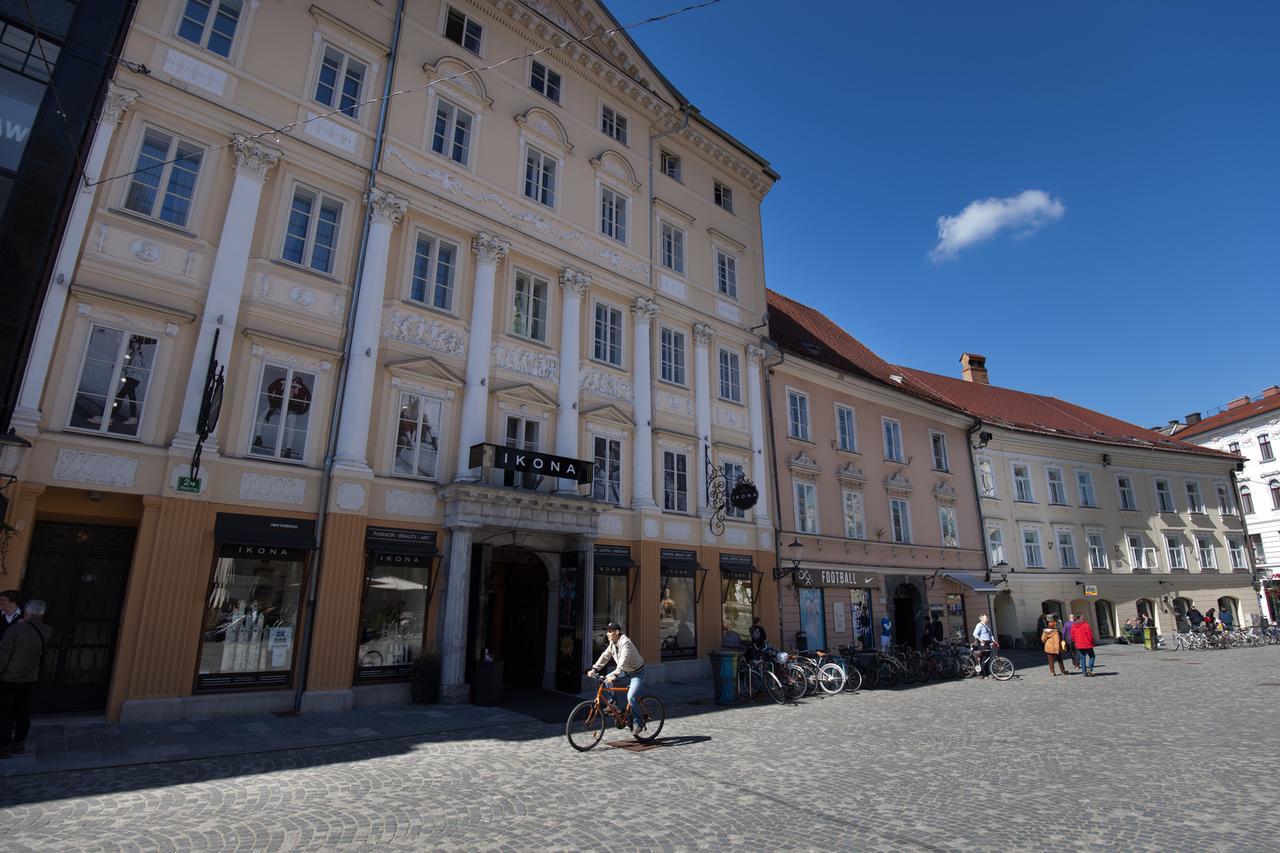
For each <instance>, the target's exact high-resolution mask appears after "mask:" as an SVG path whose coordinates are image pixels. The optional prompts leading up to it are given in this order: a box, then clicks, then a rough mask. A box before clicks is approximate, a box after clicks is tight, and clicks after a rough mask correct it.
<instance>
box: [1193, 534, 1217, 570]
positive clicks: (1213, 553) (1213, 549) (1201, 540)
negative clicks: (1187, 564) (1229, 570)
mask: <svg viewBox="0 0 1280 853" xmlns="http://www.w3.org/2000/svg"><path fill="white" fill-rule="evenodd" d="M1206 543H1208V546H1209V547H1207V548H1206V547H1205V544H1206ZM1217 548H1218V543H1217V542H1215V541H1214V539H1213V537H1212V536H1210V535H1209V534H1207V533H1197V534H1196V562H1198V563H1199V564H1200V571H1202V572H1203V571H1217V569H1218V554H1217Z"/></svg>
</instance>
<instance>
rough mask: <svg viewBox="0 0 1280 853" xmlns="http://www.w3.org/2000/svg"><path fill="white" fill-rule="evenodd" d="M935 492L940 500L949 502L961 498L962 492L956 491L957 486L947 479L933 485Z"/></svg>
mask: <svg viewBox="0 0 1280 853" xmlns="http://www.w3.org/2000/svg"><path fill="white" fill-rule="evenodd" d="M933 493H934V495H936V496H937V498H938V500H940V501H946V502H947V503H955V502H956V501H957V500H958V499H959V498H960V493H959V492H957V491H956V487H955V486H953V485H951V484H950V483H948V482H947V481H946V480H940V481H939V482H938V485H936V486H934V487H933Z"/></svg>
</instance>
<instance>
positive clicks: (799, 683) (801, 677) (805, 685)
mask: <svg viewBox="0 0 1280 853" xmlns="http://www.w3.org/2000/svg"><path fill="white" fill-rule="evenodd" d="M780 680H781V681H782V686H783V687H785V688H786V689H787V698H788V699H790V700H792V701H793V702H794V701H795V700H797V699H803V698H804V694H806V693H808V692H809V681H808V679H807V678H805V674H804V670H803V669H801V668H800V667H799V666H797V665H796V664H794V663H790V664H787V668H786V671H785V676H784V677H783V678H781V679H780Z"/></svg>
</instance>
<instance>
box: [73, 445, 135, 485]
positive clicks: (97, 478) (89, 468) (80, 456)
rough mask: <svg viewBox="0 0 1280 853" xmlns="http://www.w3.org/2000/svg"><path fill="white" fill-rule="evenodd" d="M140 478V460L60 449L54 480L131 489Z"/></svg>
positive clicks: (130, 457)
mask: <svg viewBox="0 0 1280 853" xmlns="http://www.w3.org/2000/svg"><path fill="white" fill-rule="evenodd" d="M137 474H138V460H137V459H135V458H134V457H132V456H116V455H114V454H111V453H90V452H88V451H84V450H74V449H72V448H69V447H61V448H59V449H58V458H57V460H56V461H55V462H54V463H53V479H55V480H70V481H73V482H79V483H93V484H95V485H101V486H126V487H127V486H132V485H133V483H134V479H135V478H136V477H137Z"/></svg>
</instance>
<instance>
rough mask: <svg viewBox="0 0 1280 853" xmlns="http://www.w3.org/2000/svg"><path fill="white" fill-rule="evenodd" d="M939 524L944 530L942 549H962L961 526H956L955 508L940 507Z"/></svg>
mask: <svg viewBox="0 0 1280 853" xmlns="http://www.w3.org/2000/svg"><path fill="white" fill-rule="evenodd" d="M938 524H939V526H940V527H941V528H942V547H944V548H959V547H960V526H959V525H958V524H956V508H955V507H953V506H940V507H938Z"/></svg>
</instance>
